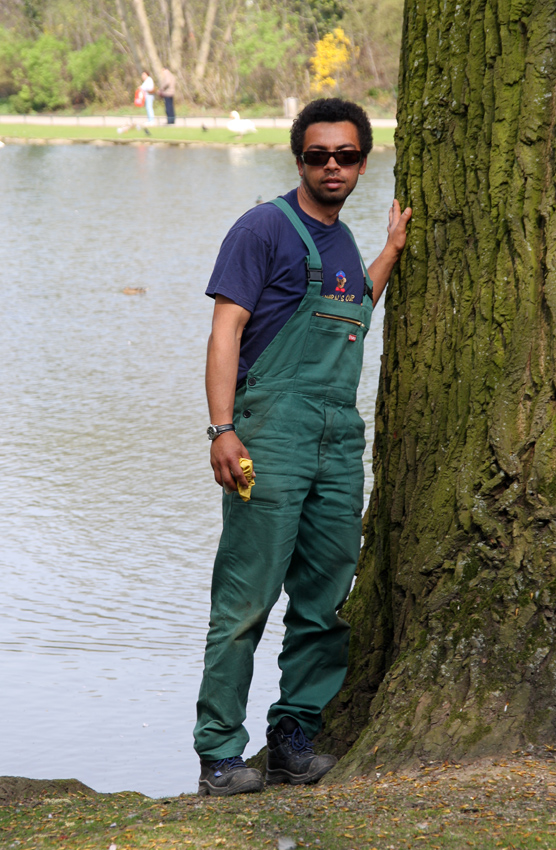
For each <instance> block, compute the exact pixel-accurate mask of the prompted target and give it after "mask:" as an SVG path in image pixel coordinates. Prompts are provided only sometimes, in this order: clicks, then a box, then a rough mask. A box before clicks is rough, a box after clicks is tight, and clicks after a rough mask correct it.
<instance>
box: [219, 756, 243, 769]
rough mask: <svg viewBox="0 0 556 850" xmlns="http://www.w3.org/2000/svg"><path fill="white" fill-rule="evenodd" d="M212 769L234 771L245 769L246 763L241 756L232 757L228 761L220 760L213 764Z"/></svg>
mask: <svg viewBox="0 0 556 850" xmlns="http://www.w3.org/2000/svg"><path fill="white" fill-rule="evenodd" d="M212 767H215V768H216V769H217V770H220V768H221V767H227V768H228V770H234V769H235V768H236V767H245V762H244V761H243V759H242V757H241V756H232V758H228V759H219V760H218V761H215V762H213V764H212Z"/></svg>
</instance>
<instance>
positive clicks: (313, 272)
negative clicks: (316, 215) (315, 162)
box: [270, 198, 323, 283]
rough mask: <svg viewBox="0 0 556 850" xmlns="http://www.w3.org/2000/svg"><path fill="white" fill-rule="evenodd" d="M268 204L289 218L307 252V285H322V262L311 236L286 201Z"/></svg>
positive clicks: (277, 200) (274, 201) (277, 199)
mask: <svg viewBox="0 0 556 850" xmlns="http://www.w3.org/2000/svg"><path fill="white" fill-rule="evenodd" d="M270 203H271V204H274V205H275V206H277V207H278V209H280V210H282V212H283V213H284V215H286V216H287V217H288V218H289V220H290V221H291V223H292V224H293V226H294V227H295V229H296V230H297V232H298V234H299V236H300V237H301V239H302V240H303V243H304V245H305V247H306V248H307V250H308V252H309V253H308V254H307V257H306V262H307V280H308V281H309V283H310V282H311V281H316V282H319V283H322V281H323V276H322V260H321V258H320V254H319V252H318V251H317V246H316V245H315V243H314V242H313V239H312V236H311V234H310V233H309V231H308V230H307V228H306V227H305V225H304V224H303V222H302V221H301V219H300V218H299V216H298V215H297V213H296V212H295V211H294V210H293V209H292V207H291V206H290V205H289V204H288V202H287V201H285V200H284V199H283V198H274V199H273V200H272V201H270Z"/></svg>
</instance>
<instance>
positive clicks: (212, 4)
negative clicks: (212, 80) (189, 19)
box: [195, 0, 218, 83]
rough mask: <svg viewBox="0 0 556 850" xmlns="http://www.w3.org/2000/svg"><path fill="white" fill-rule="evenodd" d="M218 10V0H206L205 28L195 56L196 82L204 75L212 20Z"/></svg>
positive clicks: (212, 25)
mask: <svg viewBox="0 0 556 850" xmlns="http://www.w3.org/2000/svg"><path fill="white" fill-rule="evenodd" d="M217 11H218V0H208V3H207V14H206V17H205V29H204V32H203V38H202V40H201V45H200V47H199V55H198V58H197V64H196V66H195V80H196V81H197V83H201V82H202V80H203V77H204V76H205V71H206V69H207V62H208V57H209V51H210V45H211V41H212V31H213V29H214V22H215V20H216V12H217Z"/></svg>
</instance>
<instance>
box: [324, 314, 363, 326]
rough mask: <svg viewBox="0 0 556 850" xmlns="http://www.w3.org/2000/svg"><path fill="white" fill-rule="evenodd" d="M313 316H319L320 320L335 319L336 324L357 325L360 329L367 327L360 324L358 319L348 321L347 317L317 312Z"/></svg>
mask: <svg viewBox="0 0 556 850" xmlns="http://www.w3.org/2000/svg"><path fill="white" fill-rule="evenodd" d="M313 316H317V318H319V319H333V320H334V321H335V322H347V323H348V324H350V325H357V327H359V328H364V327H365V325H364V324H363V322H360V321H358V320H357V319H348V318H347V317H346V316H334V315H332V314H331V313H318V312H317V311H316V310H315V312H314V313H313Z"/></svg>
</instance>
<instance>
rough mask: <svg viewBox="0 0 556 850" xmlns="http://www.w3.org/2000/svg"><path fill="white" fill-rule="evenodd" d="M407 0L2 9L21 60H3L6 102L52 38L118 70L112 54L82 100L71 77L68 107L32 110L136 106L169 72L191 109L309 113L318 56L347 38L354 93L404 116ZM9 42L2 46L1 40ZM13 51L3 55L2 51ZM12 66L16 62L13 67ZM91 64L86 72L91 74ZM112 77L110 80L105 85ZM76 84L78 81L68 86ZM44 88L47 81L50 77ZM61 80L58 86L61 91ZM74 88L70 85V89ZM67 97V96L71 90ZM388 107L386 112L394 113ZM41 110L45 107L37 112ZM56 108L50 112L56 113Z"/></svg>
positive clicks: (94, 1) (46, 2)
mask: <svg viewBox="0 0 556 850" xmlns="http://www.w3.org/2000/svg"><path fill="white" fill-rule="evenodd" d="M402 3H403V0H350V2H348V0H284V2H283V3H281V4H277V3H276V2H275V0H0V27H3V28H4V29H5V30H7V32H8V35H7V38H6V42H7V43H8V42H11V43H12V44H15V45H16V46H17V48H18V51H17V52H16V55H15V56H14V53H13V50H11V49H9V47H8V46H6V45H4V47H6V49H5V50H4V53H3V55H0V98H6V97H11V96H14V95H16V94H17V93H18V91H19V89H18V85H21V86H23V85H25V84H26V83H25V82H24V80H23V77H21V76H19V77H17V79H18V83H17V84H16V80H15V77H16V76H17V74H16V75H15V76H14V73H12V71H11V67H12V65H13V67H14V68H19V69H21V67H22V64H23V57H22V56H21V50H22V49H23V44H24V42H25V46H26V49H27V48H29V46H30V45H29V44H28V43H27V42H26V40H27V41H29V40H30V41H36V40H38V39H39V38H41V37H42V36H52V37H54V38H56V39H57V40H59V41H60V42H64V44H65V45H66V48H67V50H68V51H70V52H75V51H81V50H85V49H87V50H89V49H90V45H97V42H99V41H100V40H101V39H103V38H107V39H109V41H110V43H111V45H112V49H113V55H114V61H113V67H112V68H111V69H107V68H106V66H105V64H103V62H101V61H100V59H101V56H102V57H103V58H106V55H107V54H106V50H105V49H104V48H103V47H102V46H97V47H95V48H94V51H95V55H96V56H97V57H98V58H99V62H98V67H97V69H96V71H95V74H96V78H95V80H89V81H88V82H87V84H86V85H85V86H84V87H83V88H82V89H80V90H79V91H77V89H76V84H75V81H72V80H71V79H69V77H70V76H71V73H70V72H69V71H68V69H67V68H66V67H65V66H64V68H63V75H64V76H63V79H62V80H61V81H60V87H61V88H62V89H64V92H65V94H64V96H63V97H58V95H59V93H60V92H59V91H58V93H57V92H55V91H53V92H51V93H50V94H48V92H43V94H44V97H43V98H42V102H43V103H44V106H43V107H40V106H39V102H40V99H33V98H29V96H28V95H27V94H26V93H25V92H24V93H23V94H22V96H21V97H20V98H19V99H18V103H19V104H20V106H21V108H23V104H27V107H26V108H32V109H39V108H49V109H54V108H56V107H55V106H54V104H55V103H58V104H59V105H60V106H61V105H63V104H65V105H66V106H68V107H69V106H71V105H72V104H90V103H91V102H92V101H95V102H96V103H97V105H98V106H100V107H111V106H124V105H129V104H130V100H131V96H132V93H133V91H134V89H135V88H136V86H137V83H138V81H139V79H140V73H141V71H142V70H143V69H144V68H146V69H147V70H149V71H151V73H152V74H153V75H154V78H155V83H157V82H158V81H159V78H160V74H161V71H162V67H163V66H167V67H170V68H171V69H172V70H173V71H174V73H175V74H176V76H177V80H178V87H179V90H180V94H181V98H182V99H183V100H185V101H186V102H187V103H189V104H191V105H192V104H196V105H198V106H203V107H207V106H208V107H217V108H218V109H222V110H225V111H228V110H229V109H230V108H232V107H236V106H238V105H239V106H240V107H241V108H243V107H245V106H255V105H257V104H262V105H264V106H265V107H268V106H274V107H276V106H280V107H281V105H282V101H283V98H284V97H287V96H295V97H298V98H299V99H300V100H301V101H302V102H303V101H306V100H308V99H309V97H311V96H312V93H311V86H310V83H311V65H310V57H311V56H312V55H314V52H315V45H316V44H318V43H319V42H322V41H323V40H324V39H326V38H332V37H333V35H332V34H333V32H334V30H336V29H338V28H343V29H344V31H345V33H346V36H347V38H348V39H349V42H350V44H351V48H352V49H351V50H350V57H351V61H350V64H349V65H348V66H347V67H346V68H345V73H343V75H342V76H343V82H342V93H343V94H344V95H346V96H349V97H355V98H356V99H359V100H362V101H363V102H365V101H366V102H369V104H378V105H381V104H382V105H383V107H384V109H387V110H389V111H391V110H392V105H393V104H392V96H393V95H394V94H395V91H394V89H395V79H396V73H397V55H398V45H399V38H400V33H401V15H402ZM0 41H2V39H1V38H0ZM0 46H1V45H0ZM8 54H9V55H8ZM91 58H92V56H91V54H89V55H88V57H87V58H84V59H83V61H82V62H81V63H80V62H79V61H78V60H76V61H77V64H78V65H80V69H81V71H83V69H84V68H86V67H89V68H90V67H92V66H91V61H90V60H91ZM101 65H102V68H103V70H102V74H101V77H102V79H100V78H99V74H100V70H99V68H100V66H101ZM68 75H69V76H68ZM43 78H44V81H45V82H46V77H45V75H43ZM54 78H55V74H52V75H51V79H52V81H54ZM66 84H67V85H66ZM60 87H59V88H60ZM383 101H385V104H383V103H382V102H383ZM31 102H32V103H33V104H34V105H32V106H31V105H29V104H31ZM47 104H49V105H48V106H47Z"/></svg>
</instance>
